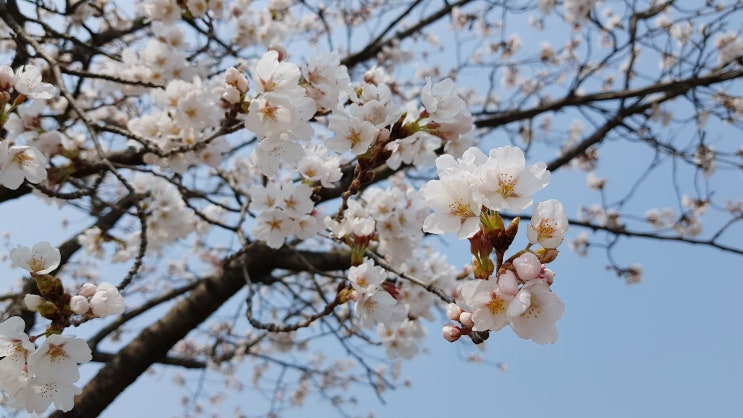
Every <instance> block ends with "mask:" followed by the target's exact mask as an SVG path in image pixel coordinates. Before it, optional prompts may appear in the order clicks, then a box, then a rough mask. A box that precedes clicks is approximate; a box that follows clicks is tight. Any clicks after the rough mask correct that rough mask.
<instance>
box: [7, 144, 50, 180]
mask: <svg viewBox="0 0 743 418" xmlns="http://www.w3.org/2000/svg"><path fill="white" fill-rule="evenodd" d="M47 163H48V160H47V158H46V157H45V156H44V155H43V154H42V153H41V152H40V151H39V150H38V149H37V148H36V147H33V146H27V145H14V146H12V147H8V142H7V141H3V142H0V168H1V169H2V170H1V171H0V184H2V185H3V186H5V187H7V188H9V189H13V190H15V189H17V188H18V187H20V186H21V184H23V181H24V180H28V182H29V183H34V184H36V183H40V182H41V181H43V180H45V179H46V165H47Z"/></svg>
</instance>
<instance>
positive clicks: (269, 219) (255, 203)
mask: <svg viewBox="0 0 743 418" xmlns="http://www.w3.org/2000/svg"><path fill="white" fill-rule="evenodd" d="M249 192H250V196H251V199H250V206H249V207H248V209H249V210H250V211H251V212H254V213H257V212H260V215H258V216H257V217H256V218H255V221H256V225H255V227H253V234H254V235H255V237H256V238H258V239H260V240H263V241H265V242H266V244H268V246H269V247H271V248H279V247H281V246H282V245H283V244H284V240H285V239H286V238H287V237H289V236H291V235H295V236H297V238H299V239H307V238H310V237H312V236H314V235H315V234H317V233H318V232H319V231H320V228H321V225H322V223H321V222H320V221H319V219H321V218H322V216H323V215H322V213H321V212H319V211H317V210H315V203H314V202H313V201H312V198H311V197H312V188H310V187H309V186H308V185H306V184H303V183H302V184H295V183H284V184H283V185H279V183H277V182H270V183H268V184H266V185H265V186H262V185H257V184H256V185H253V186H252V187H250V190H249Z"/></svg>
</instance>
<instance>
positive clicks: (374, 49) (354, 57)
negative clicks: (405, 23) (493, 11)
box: [341, 0, 472, 68]
mask: <svg viewBox="0 0 743 418" xmlns="http://www.w3.org/2000/svg"><path fill="white" fill-rule="evenodd" d="M471 1H472V0H459V1H458V2H456V3H446V4H445V5H444V7H442V8H441V9H439V10H437V11H436V12H434V13H433V14H431V15H430V16H428V17H426V18H424V19H421V20H419V21H417V22H416V23H415V24H414V25H412V26H410V27H409V28H407V29H405V30H401V31H398V32H395V34H394V35H392V36H390V37H388V38H387V39H380V38H377V39H375V40H374V41H372V42H370V43H369V44H368V45H367V46H366V47H364V49H362V50H361V51H359V52H356V53H354V54H351V55H349V56H348V57H346V58H344V59H343V60H341V64H343V65H345V66H346V67H349V68H351V67H354V66H356V65H358V64H360V63H361V62H364V61H366V60H368V59H372V58H374V57H375V56H376V55H377V54H378V53H379V52H380V51H382V48H384V47H385V46H389V45H391V44H392V43H393V42H396V41H402V40H404V39H407V38H409V37H410V36H412V35H414V34H416V33H418V32H420V31H421V30H423V28H425V27H427V26H429V25H431V24H433V23H434V22H436V21H438V20H439V19H441V18H442V17H444V16H447V15H448V14H449V13H451V11H452V10H453V9H454V8H455V7H462V6H464V5H466V4H467V3H470V2H471ZM390 29H391V28H388V29H386V30H385V33H386V32H389V30H390Z"/></svg>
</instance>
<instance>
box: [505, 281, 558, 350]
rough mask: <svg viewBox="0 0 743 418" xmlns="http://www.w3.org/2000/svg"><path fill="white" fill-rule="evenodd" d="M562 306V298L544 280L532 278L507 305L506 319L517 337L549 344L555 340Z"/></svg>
mask: <svg viewBox="0 0 743 418" xmlns="http://www.w3.org/2000/svg"><path fill="white" fill-rule="evenodd" d="M564 309H565V306H564V305H563V303H562V300H560V298H559V297H558V296H557V294H555V293H553V292H552V291H551V290H550V288H549V286H547V284H546V283H544V282H543V281H540V280H534V281H530V282H529V283H527V284H526V285H524V287H523V288H522V289H521V290H520V291H519V293H518V294H516V297H515V298H514V299H513V301H512V302H511V304H510V305H509V306H508V319H509V321H510V324H511V328H513V330H514V332H515V333H516V334H517V335H518V336H519V337H521V338H524V339H529V340H532V341H534V342H536V343H538V344H552V343H554V342H555V341H557V328H556V327H555V321H557V320H558V319H560V317H561V316H562V312H563V311H564Z"/></svg>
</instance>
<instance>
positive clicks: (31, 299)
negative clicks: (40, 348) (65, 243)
mask: <svg viewBox="0 0 743 418" xmlns="http://www.w3.org/2000/svg"><path fill="white" fill-rule="evenodd" d="M10 259H11V261H12V262H13V265H14V266H16V267H20V268H23V269H25V270H28V272H29V273H31V277H32V278H33V279H34V280H35V281H36V286H37V288H38V289H39V294H38V295H36V294H28V295H26V296H25V298H24V302H25V303H26V307H28V309H29V310H31V311H34V312H38V313H39V314H40V315H41V316H43V317H44V318H47V319H49V320H51V321H52V323H51V325H50V326H49V328H48V329H47V332H46V333H47V335H52V334H60V333H61V332H62V330H63V329H64V328H66V327H67V326H68V325H69V324H70V318H71V317H72V315H75V314H77V315H84V316H85V317H87V318H96V317H104V316H107V315H118V314H121V313H122V312H124V298H123V297H122V296H121V294H120V293H119V290H118V289H117V288H116V287H115V286H114V285H112V284H110V283H105V282H104V283H101V284H99V285H95V284H92V283H86V284H84V285H83V286H82V287H81V289H80V291H79V292H78V294H77V295H75V296H72V295H70V294H69V293H67V292H66V291H65V289H64V286H63V285H62V281H61V280H60V279H59V278H57V277H55V276H53V275H52V274H50V273H52V272H54V270H56V269H57V267H59V264H60V261H61V254H60V252H59V250H58V249H57V248H54V247H52V246H51V245H50V244H49V243H48V242H39V243H37V244H35V245H34V246H33V248H28V247H22V246H19V247H18V248H15V249H13V250H11V252H10Z"/></svg>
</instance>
